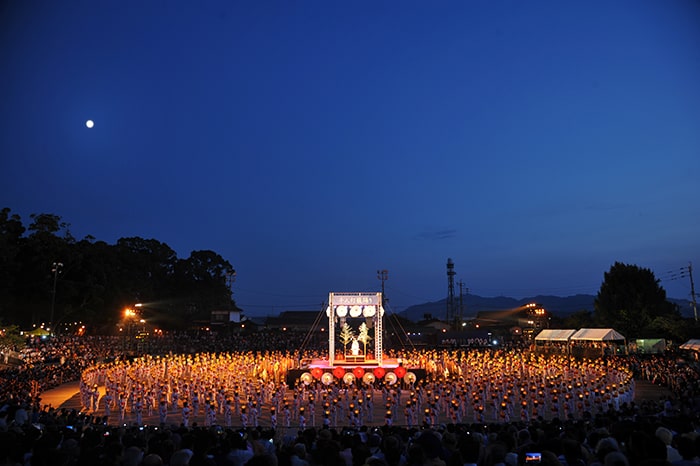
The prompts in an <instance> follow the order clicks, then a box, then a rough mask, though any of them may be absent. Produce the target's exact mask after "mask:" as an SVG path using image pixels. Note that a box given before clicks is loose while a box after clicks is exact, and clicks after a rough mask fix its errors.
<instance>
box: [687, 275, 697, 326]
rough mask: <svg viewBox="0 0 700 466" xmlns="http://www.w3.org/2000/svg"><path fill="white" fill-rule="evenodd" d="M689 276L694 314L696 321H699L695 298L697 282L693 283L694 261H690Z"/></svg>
mask: <svg viewBox="0 0 700 466" xmlns="http://www.w3.org/2000/svg"><path fill="white" fill-rule="evenodd" d="M688 276H689V277H690V299H691V301H692V303H693V314H694V315H695V322H697V321H698V303H697V302H696V300H695V284H694V283H693V263H692V262H688Z"/></svg>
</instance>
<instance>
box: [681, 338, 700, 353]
mask: <svg viewBox="0 0 700 466" xmlns="http://www.w3.org/2000/svg"><path fill="white" fill-rule="evenodd" d="M679 348H680V349H685V350H692V351H700V340H688V341H686V342H685V343H683V344H682V345H681V346H680V347H679Z"/></svg>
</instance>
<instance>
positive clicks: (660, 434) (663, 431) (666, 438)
mask: <svg viewBox="0 0 700 466" xmlns="http://www.w3.org/2000/svg"><path fill="white" fill-rule="evenodd" d="M655 435H656V437H657V438H658V439H659V440H661V441H662V442H664V444H666V445H671V442H672V441H673V433H672V432H671V431H670V430H668V429H667V428H665V427H663V426H662V427H659V428H658V429H656V433H655Z"/></svg>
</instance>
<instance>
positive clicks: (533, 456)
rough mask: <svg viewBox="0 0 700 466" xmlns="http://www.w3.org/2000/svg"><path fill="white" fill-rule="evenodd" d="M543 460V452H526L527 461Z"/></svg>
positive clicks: (538, 461) (537, 461) (536, 461)
mask: <svg viewBox="0 0 700 466" xmlns="http://www.w3.org/2000/svg"><path fill="white" fill-rule="evenodd" d="M541 461H542V453H525V462H526V463H540V462H541Z"/></svg>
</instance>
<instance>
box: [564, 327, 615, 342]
mask: <svg viewBox="0 0 700 466" xmlns="http://www.w3.org/2000/svg"><path fill="white" fill-rule="evenodd" d="M571 340H583V341H624V340H625V337H624V336H623V335H622V334H621V333H619V332H617V331H616V330H614V329H612V328H582V329H580V330H579V331H578V332H576V333H574V334H573V335H572V336H571Z"/></svg>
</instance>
